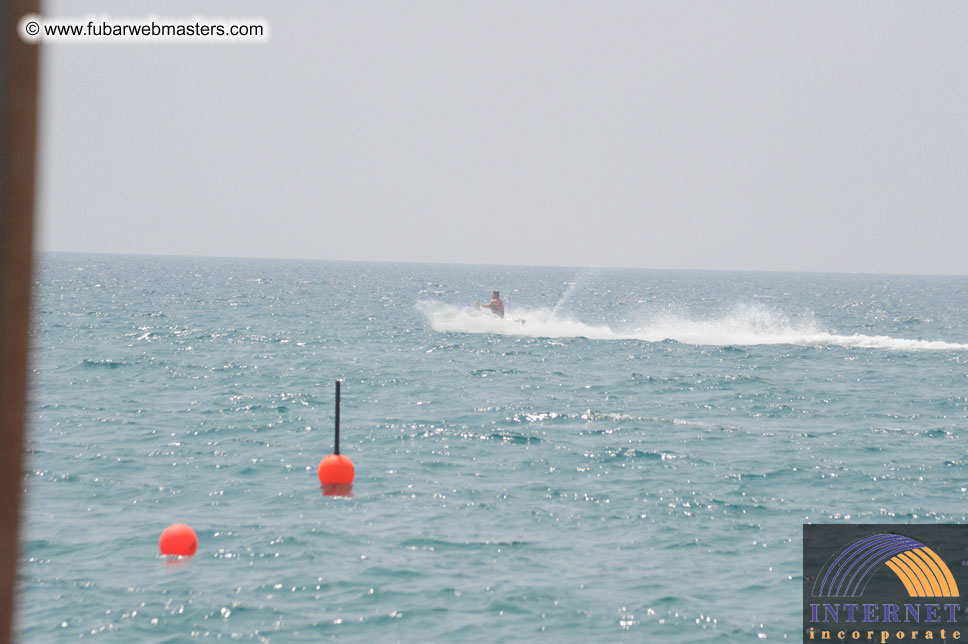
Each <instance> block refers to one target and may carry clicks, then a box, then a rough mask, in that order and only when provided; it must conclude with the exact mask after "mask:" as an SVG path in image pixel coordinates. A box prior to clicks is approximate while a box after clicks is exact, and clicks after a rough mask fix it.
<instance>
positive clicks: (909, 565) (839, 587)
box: [813, 534, 959, 597]
mask: <svg viewBox="0 0 968 644" xmlns="http://www.w3.org/2000/svg"><path fill="white" fill-rule="evenodd" d="M881 565H886V566H887V567H888V568H890V569H891V570H892V571H893V572H894V574H895V575H897V578H898V579H899V580H900V581H901V583H902V584H904V588H905V590H907V593H908V596H909V597H958V596H959V595H958V584H957V583H956V582H955V578H954V576H953V575H952V574H951V571H950V570H949V569H948V566H947V565H945V563H944V561H942V560H941V557H939V556H938V555H937V554H936V553H935V552H934V551H933V550H931V548H928V547H927V546H925V545H924V544H923V543H921V542H920V541H916V540H914V539H911V538H910V537H905V536H901V535H899V534H875V535H873V536H870V537H864V538H862V539H858V540H857V541H855V542H853V543H852V544H850V545H848V546H847V547H846V548H844V549H843V550H842V551H841V552H840V553H838V554H837V555H836V556H835V557H832V558H831V560H830V561H829V562H828V563H827V565H825V566H824V567H823V569H822V570H821V571H820V574H819V575H818V576H817V580H816V582H815V583H814V587H813V596H814V597H860V596H862V595H863V594H864V589H865V588H866V587H867V583H868V582H869V581H870V579H871V577H872V576H873V575H874V574H875V573H876V572H877V571H878V569H879V568H880V567H881Z"/></svg>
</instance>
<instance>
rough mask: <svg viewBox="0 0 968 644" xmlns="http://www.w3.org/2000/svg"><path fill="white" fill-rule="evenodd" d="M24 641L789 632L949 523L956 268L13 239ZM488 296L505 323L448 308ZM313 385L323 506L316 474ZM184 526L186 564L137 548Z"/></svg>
mask: <svg viewBox="0 0 968 644" xmlns="http://www.w3.org/2000/svg"><path fill="white" fill-rule="evenodd" d="M36 282H37V284H36V293H37V300H36V315H35V321H34V332H33V336H32V344H33V354H32V357H33V383H32V395H31V400H30V408H29V420H30V428H29V439H28V443H27V450H28V455H27V458H28V471H27V473H26V475H25V489H26V494H27V496H26V502H25V511H24V517H23V526H22V552H21V568H20V586H19V606H18V632H19V638H20V640H21V641H24V642H60V641H65V642H66V641H78V640H82V641H89V640H90V641H95V642H191V641H215V640H219V639H221V640H225V641H229V640H232V641H235V640H240V641H259V642H315V641H326V640H339V641H346V642H354V641H360V642H364V641H365V642H394V641H402V642H424V641H431V642H503V641H506V642H512V641H524V640H541V641H548V642H621V641H636V642H639V641H649V642H748V641H754V640H756V641H758V640H760V639H767V640H784V639H786V640H792V641H798V640H799V639H800V637H801V636H800V618H801V612H800V601H801V584H802V577H801V574H802V570H801V561H800V558H801V530H802V528H801V526H802V524H803V523H806V522H821V523H825V522H829V523H838V522H886V523H894V522H898V523H905V522H914V523H935V522H959V523H960V522H965V521H966V514H968V505H966V501H968V493H966V485H968V456H966V454H965V449H964V445H965V438H966V434H968V288H966V287H968V278H965V277H911V276H857V275H819V274H769V273H729V272H690V271H649V270H580V269H566V268H526V267H482V266H451V265H406V264H388V263H331V262H296V261H268V260H230V259H192V258H167V257H136V256H91V255H73V254H53V255H44V256H42V257H41V258H40V263H39V266H38V271H37V275H36ZM493 289H500V290H501V291H502V295H503V297H504V299H505V304H506V307H507V313H508V318H507V319H505V320H500V319H498V318H496V317H494V316H492V315H490V314H484V313H481V312H480V311H478V310H477V309H476V308H475V307H473V306H468V305H472V304H473V303H474V302H475V301H476V300H482V299H487V298H488V296H489V294H490V291H491V290H493ZM337 378H339V379H342V380H343V381H344V384H343V386H342V388H343V406H342V411H341V419H342V432H341V441H340V442H341V448H342V452H343V453H344V454H346V455H348V456H350V457H351V458H352V459H353V461H354V463H355V465H356V480H355V482H354V485H353V487H352V492H351V494H349V495H327V494H324V491H323V490H321V488H320V485H319V482H318V480H317V478H316V466H317V464H318V463H319V460H320V459H321V458H322V457H323V456H325V455H326V454H328V453H329V452H330V451H331V448H332V438H333V436H332V426H333V420H334V419H333V416H334V410H333V383H334V381H335V380H336V379H337ZM175 522H184V523H188V524H189V525H191V526H192V527H193V528H194V529H195V530H196V532H197V533H198V535H199V550H198V553H197V554H196V555H195V556H194V557H191V558H186V559H168V558H166V557H162V556H161V555H160V554H159V553H158V537H159V535H160V533H161V531H162V530H163V529H164V528H165V527H166V526H167V525H169V524H171V523H175Z"/></svg>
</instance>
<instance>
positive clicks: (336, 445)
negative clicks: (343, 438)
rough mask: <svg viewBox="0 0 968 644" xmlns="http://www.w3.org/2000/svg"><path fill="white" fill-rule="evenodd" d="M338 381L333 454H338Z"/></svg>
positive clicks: (337, 384) (337, 382)
mask: <svg viewBox="0 0 968 644" xmlns="http://www.w3.org/2000/svg"><path fill="white" fill-rule="evenodd" d="M339 383H340V381H339V380H337V381H336V439H335V440H334V441H333V448H334V449H333V454H337V455H338V454H339Z"/></svg>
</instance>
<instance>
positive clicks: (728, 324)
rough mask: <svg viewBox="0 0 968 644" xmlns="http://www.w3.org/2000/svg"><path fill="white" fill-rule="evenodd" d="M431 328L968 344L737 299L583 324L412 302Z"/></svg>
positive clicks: (686, 340)
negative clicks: (829, 321)
mask: <svg viewBox="0 0 968 644" xmlns="http://www.w3.org/2000/svg"><path fill="white" fill-rule="evenodd" d="M417 309H418V310H419V311H420V312H421V313H422V314H423V315H424V317H426V319H427V321H428V322H429V323H430V326H431V328H432V329H433V330H434V331H439V332H448V333H492V334H500V335H510V336H524V337H533V338H588V339H590V340H641V341H643V342H662V341H665V340H675V341H676V342H681V343H683V344H694V345H711V346H756V345H771V344H788V345H801V346H839V347H848V348H864V349H894V350H902V351H968V344H962V343H957V342H945V341H940V340H921V339H907V338H895V337H892V336H887V335H864V334H859V333H855V334H851V335H845V334H837V333H830V332H828V331H825V330H824V329H821V328H819V327H818V325H817V324H816V322H815V321H814V320H813V318H812V316H805V317H802V318H797V319H793V318H791V317H790V316H789V315H787V314H785V313H782V312H778V311H772V310H770V309H768V308H766V307H763V306H760V305H737V306H736V307H734V308H733V309H732V310H731V311H729V312H728V313H725V314H722V315H720V316H718V317H717V316H713V317H709V318H700V319H695V318H689V317H683V316H680V315H672V314H667V315H660V316H657V317H654V318H652V319H649V320H646V321H643V322H641V323H625V324H623V325H621V326H612V325H610V324H588V323H585V322H581V321H580V320H577V319H575V318H573V317H570V316H561V315H559V314H557V313H556V312H555V311H554V309H551V308H518V307H515V308H514V309H513V310H509V311H508V316H507V317H506V318H504V319H502V318H499V317H497V316H495V315H493V314H491V313H490V312H488V311H483V310H481V309H479V308H477V307H473V306H470V307H469V306H465V307H460V306H453V305H450V304H445V303H442V302H437V301H432V300H422V301H420V302H418V303H417Z"/></svg>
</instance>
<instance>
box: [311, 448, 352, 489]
mask: <svg viewBox="0 0 968 644" xmlns="http://www.w3.org/2000/svg"><path fill="white" fill-rule="evenodd" d="M316 473H317V474H318V475H319V483H320V485H349V484H350V483H352V482H353V476H354V475H355V474H356V472H355V470H354V469H353V461H351V460H350V459H349V457H348V456H343V455H342V454H330V455H329V456H327V457H326V458H324V459H323V460H321V461H320V462H319V470H317V472H316Z"/></svg>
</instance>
